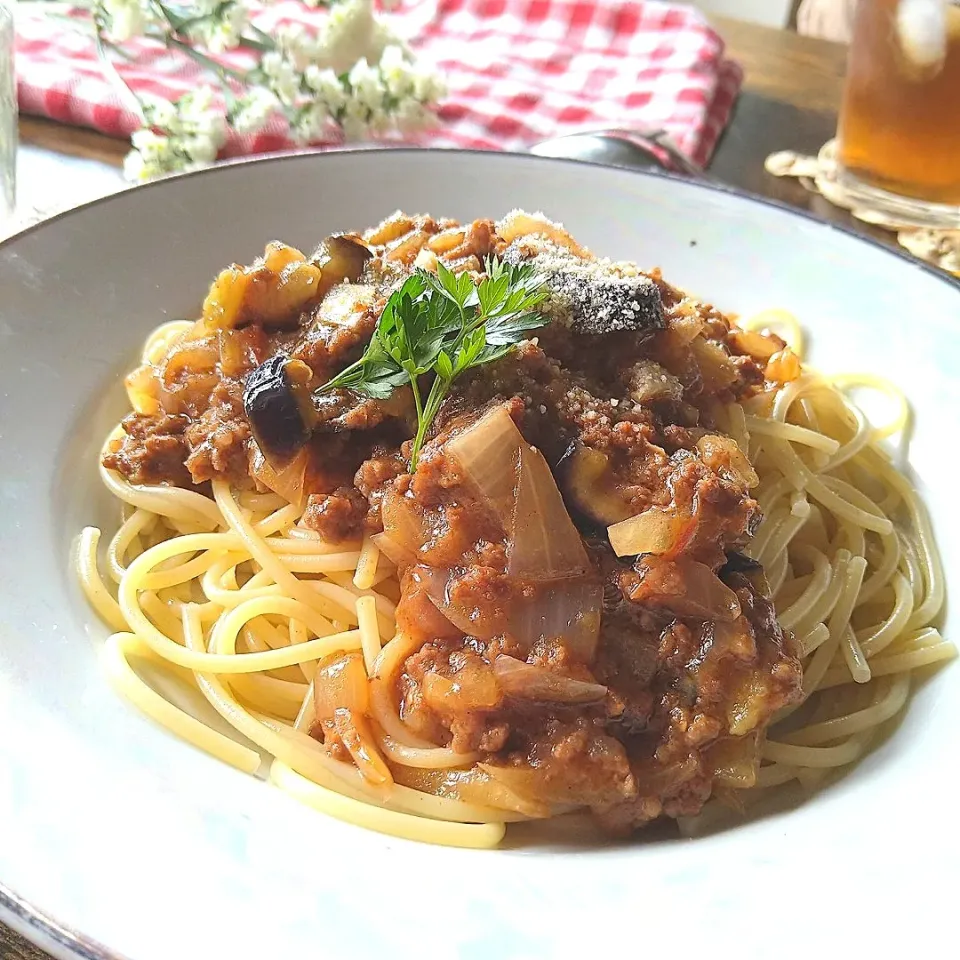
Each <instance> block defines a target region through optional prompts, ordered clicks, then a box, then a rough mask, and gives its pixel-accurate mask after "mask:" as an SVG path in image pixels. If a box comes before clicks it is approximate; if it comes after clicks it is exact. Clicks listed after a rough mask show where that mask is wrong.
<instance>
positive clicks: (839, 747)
mask: <svg viewBox="0 0 960 960" xmlns="http://www.w3.org/2000/svg"><path fill="white" fill-rule="evenodd" d="M774 321H776V323H777V325H778V327H779V329H780V330H781V331H782V332H784V334H785V336H786V337H788V338H792V339H793V342H794V347H795V352H797V353H798V352H799V350H800V348H801V341H800V340H799V326H798V325H797V324H796V321H795V320H794V319H793V318H792V317H791V316H790V315H789V314H786V313H785V312H784V311H775V312H771V311H768V312H766V313H765V314H763V315H761V316H760V317H758V318H756V319H755V321H752V322H751V321H748V322H746V323H744V324H743V325H742V329H744V330H754V329H758V328H768V327H769V326H770V325H771V324H772V323H773V322H774ZM190 329H191V325H190V324H183V323H175V324H165V325H164V326H162V327H160V328H158V329H157V330H156V331H155V332H154V333H153V334H152V336H151V337H150V338H149V339H148V341H147V343H146V345H145V347H144V351H143V363H144V364H156V363H159V362H160V361H161V360H162V358H163V357H164V356H166V355H168V354H169V353H170V351H171V350H175V349H176V348H177V345H178V343H180V342H181V340H182V338H183V337H184V336H185V334H186V333H187V332H188V331H189V330H190ZM852 387H856V388H858V389H862V388H864V387H867V388H871V389H877V390H880V391H882V392H883V393H885V394H887V395H888V396H892V397H894V398H895V400H896V409H897V414H896V416H895V417H894V419H892V420H891V421H890V422H889V423H888V424H885V425H884V426H882V427H879V428H877V427H873V426H871V425H870V423H869V422H868V420H867V419H866V417H865V416H864V415H863V414H862V412H861V411H860V410H859V409H858V408H857V407H856V406H855V405H854V404H853V402H852V401H851V400H850V398H849V397H848V396H847V391H848V390H849V389H850V388H852ZM131 402H132V404H133V405H134V407H135V409H137V408H138V405H142V403H143V398H142V396H141V395H140V394H138V393H137V392H136V391H131ZM718 419H719V420H721V421H722V424H721V425H722V427H723V428H724V430H725V433H726V435H727V436H729V437H732V438H733V439H734V440H735V441H736V443H737V445H738V446H739V448H740V450H741V451H744V452H746V454H747V456H748V460H749V464H750V465H752V468H753V469H754V470H755V472H756V474H757V477H758V480H759V483H758V485H757V486H756V487H755V489H754V491H753V495H754V496H755V497H756V500H757V501H758V503H759V505H760V508H761V509H762V512H763V520H762V522H761V523H760V526H759V529H757V530H756V532H755V534H754V536H753V538H752V540H751V541H750V542H749V543H748V544H747V546H746V547H745V552H746V553H747V554H748V555H749V556H750V557H752V559H753V560H755V561H758V562H759V563H760V564H761V565H762V566H763V568H764V570H765V571H766V575H767V579H768V581H769V584H770V588H771V590H772V594H773V598H774V601H775V605H776V610H777V614H778V617H779V621H780V624H781V625H782V627H783V628H784V629H785V630H788V631H791V632H792V633H793V635H794V637H795V638H796V642H797V644H798V648H799V657H800V659H801V662H802V671H803V681H802V695H801V697H800V698H799V699H795V700H794V702H791V703H789V704H788V705H787V706H784V707H783V708H782V709H780V711H779V713H778V715H777V716H776V717H775V718H774V722H773V723H772V725H771V726H769V727H768V729H767V730H766V735H765V736H764V737H762V739H761V740H760V746H759V756H760V758H761V760H760V764H759V766H757V765H756V764H752V765H751V764H747V765H743V764H740V765H739V766H738V765H737V764H734V765H733V767H732V768H731V769H730V770H728V771H726V773H725V774H724V776H723V778H722V787H720V788H719V789H717V790H715V791H714V795H715V796H716V797H717V798H718V799H719V800H720V801H722V802H725V803H728V804H729V803H733V804H739V803H740V802H742V800H743V799H744V798H747V797H752V796H759V795H762V794H763V793H764V792H766V791H768V790H771V789H775V788H778V787H780V786H781V785H783V784H785V783H787V782H789V781H794V780H799V781H800V782H801V783H802V784H804V785H805V786H811V785H813V784H816V783H818V782H819V781H820V779H821V778H822V777H823V776H824V774H825V773H826V772H828V771H829V770H831V769H835V768H840V767H844V766H847V765H849V764H851V763H853V762H854V761H856V760H857V759H858V758H859V757H861V756H862V755H863V753H864V752H865V751H866V750H867V749H868V748H869V746H870V743H871V742H872V740H873V738H874V737H875V735H876V733H877V731H878V730H879V729H880V727H881V725H882V724H883V723H885V722H886V721H887V720H889V719H890V718H891V717H893V716H894V715H896V714H897V713H898V712H899V711H900V710H901V709H902V708H903V707H904V704H905V703H906V701H907V698H908V694H909V689H910V676H911V673H912V672H913V671H915V670H917V669H920V668H922V667H925V666H928V665H930V664H933V663H937V662H940V661H943V660H946V659H949V658H951V657H953V656H955V655H956V648H955V647H954V645H953V644H952V643H951V642H950V641H948V640H946V639H944V637H943V636H942V635H941V634H940V632H939V630H938V629H937V627H936V626H935V624H936V620H937V617H938V614H939V613H940V610H941V608H942V606H943V602H944V579H943V572H942V569H941V566H940V560H939V556H938V553H937V548H936V544H935V542H934V538H933V533H932V529H931V526H930V521H929V518H928V516H927V513H926V509H925V507H924V505H923V503H922V501H921V500H920V498H919V497H918V495H917V493H916V492H915V491H914V489H913V487H912V484H911V483H910V481H909V480H908V479H907V478H906V477H905V476H904V474H903V473H901V472H900V471H899V470H897V469H896V467H895V466H894V464H893V462H892V461H891V458H890V456H889V455H888V454H887V452H886V451H885V449H884V448H883V447H882V446H880V441H881V440H883V439H885V438H888V437H890V436H893V435H894V434H896V433H899V432H902V431H903V430H905V428H906V426H907V421H908V407H907V405H906V401H905V400H904V399H903V398H902V395H901V394H900V393H899V391H897V390H896V388H894V387H893V386H892V385H890V384H888V383H886V382H884V381H881V380H879V379H878V378H873V377H852V376H844V377H835V378H828V377H825V376H821V375H819V374H817V373H815V372H813V371H811V370H804V371H802V372H801V374H800V375H799V376H798V377H795V378H793V379H790V380H787V381H785V382H784V383H782V384H780V385H779V386H778V387H777V389H768V390H763V391H758V392H755V393H753V394H752V395H750V396H746V397H745V398H743V399H741V400H740V401H739V402H727V403H726V404H725V405H724V406H723V407H722V409H721V411H720V413H718ZM119 436H120V431H119V428H118V430H117V431H115V432H114V433H113V434H111V437H110V438H108V441H107V445H106V446H105V452H108V451H109V450H111V449H113V448H114V447H115V445H116V441H117V438H118V437H119ZM101 475H102V478H103V482H104V483H105V485H106V486H107V488H108V489H109V490H110V491H111V493H112V494H114V496H115V497H116V498H117V499H118V500H119V501H121V503H122V509H123V522H122V523H121V525H120V527H119V529H118V530H117V532H116V533H115V534H114V535H113V537H112V538H111V540H110V542H109V545H108V547H107V549H106V554H105V555H106V562H105V564H104V569H105V575H104V574H101V572H100V570H101V567H100V563H99V561H98V552H99V542H100V531H99V530H97V529H96V528H86V529H85V530H84V531H83V532H82V534H81V536H80V538H79V548H78V553H77V570H78V574H79V578H80V581H81V583H82V585H83V588H84V590H85V592H86V595H87V597H88V598H89V601H90V603H91V604H92V606H93V607H94V609H95V610H96V611H97V613H98V614H99V615H100V617H101V618H102V619H103V620H104V622H105V623H107V624H108V625H109V627H110V628H111V629H112V630H113V631H114V633H113V634H112V635H111V636H110V637H109V639H108V640H107V642H106V644H105V646H104V650H103V659H104V665H105V668H106V670H107V673H108V676H109V677H110V679H111V681H112V683H113V684H114V685H115V686H116V688H117V689H118V690H119V691H120V693H121V694H122V695H123V696H125V697H126V698H127V699H129V700H130V701H131V702H132V703H134V704H135V705H136V706H137V707H138V708H139V709H141V710H142V711H143V712H144V713H145V714H147V715H148V716H150V717H152V718H153V719H154V720H156V721H157V722H158V723H161V724H163V725H164V726H166V727H167V728H169V729H170V730H171V731H173V732H174V733H176V734H177V735H178V736H180V737H182V738H183V739H185V740H187V741H189V742H190V743H192V744H194V745H195V746H197V747H199V748H200V749H202V750H205V751H207V752H208V753H210V754H212V755H214V756H216V757H218V758H219V759H221V760H223V761H224V762H227V763H230V764H232V765H233V766H235V767H237V768H238V769H241V770H244V771H245V772H248V773H254V772H258V771H259V772H260V774H261V775H262V776H264V777H266V778H268V779H269V780H270V781H271V782H273V783H274V784H276V785H277V786H278V787H280V788H281V789H283V790H285V791H287V792H288V793H290V794H291V795H293V796H295V797H297V798H298V799H300V800H302V801H303V802H305V803H307V804H309V805H311V806H313V807H315V808H317V809H318V810H321V811H323V812H325V813H328V814H330V815H331V816H334V817H338V818H340V819H343V820H347V821H349V822H352V823H356V824H360V825H363V826H366V827H369V828H372V829H375V830H379V831H381V832H384V833H388V834H392V835H395V836H400V837H407V838H409V839H417V840H424V841H429V842H435V843H442V844H450V845H456V846H464V847H491V846H495V845H496V844H497V843H498V842H499V841H500V839H501V838H502V837H503V835H504V830H505V825H506V824H507V823H509V822H512V821H519V820H535V819H539V818H544V817H550V816H555V815H558V814H562V813H564V812H567V811H568V810H571V809H575V808H576V807H577V806H579V804H578V802H577V800H576V798H575V797H574V798H573V799H572V801H571V802H569V803H564V802H561V801H558V800H557V799H556V798H553V799H552V800H551V801H549V802H541V801H538V800H535V799H533V798H531V797H530V796H529V795H526V794H525V793H524V792H523V790H521V789H517V788H516V787H515V785H514V784H512V783H511V782H510V781H505V780H503V779H502V778H499V777H498V776H497V771H496V769H493V771H492V774H491V768H490V766H489V763H488V762H486V758H487V754H488V751H485V750H464V749H454V748H453V747H452V746H451V744H450V743H449V742H448V743H438V742H436V741H435V740H434V739H432V738H430V737H429V736H426V735H425V732H424V730H422V729H420V730H417V729H414V728H413V727H411V725H410V724H409V723H408V722H407V721H406V719H405V718H404V716H403V715H402V704H401V701H400V700H398V697H397V695H396V690H397V682H398V678H399V676H400V674H401V671H402V670H403V669H404V664H405V663H406V662H407V660H408V658H410V657H411V656H413V655H414V654H416V653H417V651H418V650H419V649H420V647H421V646H422V640H421V639H418V638H415V637H411V636H408V635H406V634H405V633H404V631H403V630H402V629H399V628H398V625H397V618H396V612H397V601H398V599H399V598H400V597H401V583H400V579H399V573H398V569H397V565H396V562H395V558H394V559H391V558H390V557H389V556H388V555H387V553H388V551H386V550H385V549H383V544H382V543H381V544H379V545H378V543H377V542H376V541H375V540H374V539H371V537H370V536H368V535H365V536H363V537H362V538H360V539H357V540H353V541H349V542H328V541H327V540H325V539H323V538H322V537H321V536H320V534H318V533H317V532H316V531H315V530H313V529H310V528H309V526H307V525H306V524H305V522H304V509H305V508H304V505H301V504H294V503H290V502H288V501H287V500H286V499H285V498H284V497H282V496H280V495H278V494H276V493H272V492H269V491H267V492H258V491H255V490H250V489H237V488H235V487H233V486H231V484H230V483H229V482H228V481H227V480H225V479H214V480H213V482H212V496H206V495H204V494H202V493H200V492H198V491H197V490H193V489H185V488H182V487H176V486H171V485H167V484H153V485H149V484H138V483H131V482H129V481H128V480H127V479H125V478H123V477H122V476H121V475H120V474H118V473H117V472H116V471H114V470H111V469H108V468H107V467H101ZM110 581H113V583H114V584H115V585H116V591H115V593H116V597H115V596H114V591H113V590H112V589H111V587H110V586H109V582H110ZM332 655H338V656H339V657H340V659H339V660H338V661H337V665H336V670H337V671H338V673H337V675H336V678H335V679H336V682H337V683H338V684H339V685H340V686H339V687H338V689H340V690H342V691H346V692H345V693H344V697H346V699H345V700H344V701H343V703H338V704H334V705H332V706H331V709H330V711H329V713H327V714H324V716H326V717H327V718H328V721H329V724H330V725H331V726H330V729H333V728H334V727H335V728H336V730H337V732H338V734H339V735H340V737H341V739H342V744H343V749H342V750H341V751H340V758H337V757H336V756H334V755H332V754H331V752H330V751H329V750H328V749H327V748H326V747H325V746H324V744H322V743H320V742H318V740H317V739H315V737H314V736H311V733H313V732H315V731H314V729H313V724H314V722H315V717H316V716H317V715H319V714H318V710H320V711H321V712H322V710H323V709H324V708H323V704H319V705H318V704H317V702H316V701H315V694H316V696H317V697H319V696H321V691H319V690H318V689H316V688H315V679H314V678H315V677H316V676H317V675H318V668H320V667H322V666H323V664H325V663H328V662H329V658H330V657H331V656H332ZM144 663H146V664H149V667H150V670H156V669H160V670H162V671H164V672H166V673H168V674H169V675H170V676H171V677H172V678H173V679H175V680H176V682H177V683H181V684H186V685H188V686H191V687H193V688H194V689H196V690H198V691H199V692H200V694H202V696H203V697H204V698H205V699H206V701H207V702H208V704H209V705H210V708H211V710H212V711H213V712H215V713H216V714H218V715H219V717H220V718H221V719H222V720H223V721H225V722H226V724H227V725H228V728H229V729H230V730H231V731H232V734H231V735H225V734H224V733H221V732H219V730H218V729H215V728H214V727H213V726H211V725H210V723H209V722H208V719H206V718H204V717H203V716H200V715H193V714H192V713H190V712H187V711H186V710H185V709H184V708H182V707H181V706H179V705H178V704H177V703H175V702H173V701H172V700H171V699H168V698H167V697H166V696H164V695H162V694H161V692H160V691H159V689H157V688H155V687H154V686H153V685H151V683H150V682H148V679H147V678H148V677H149V675H150V671H149V670H148V671H146V672H144V671H143V670H141V669H139V665H141V664H144ZM351 678H352V679H351ZM357 678H359V680H358V681H357V683H358V685H357V686H355V687H351V683H352V680H356V679H357ZM438 682H439V681H438ZM583 683H584V685H585V686H587V684H586V681H583ZM577 689H579V688H577ZM322 695H323V696H327V693H326V692H323V693H322ZM344 704H346V708H347V709H346V710H345V709H342V708H343V707H344ZM735 732H736V731H735V730H734V729H733V724H731V733H735ZM718 769H719V767H718ZM712 802H714V803H715V802H717V801H712ZM682 823H683V826H684V827H685V828H689V827H690V823H691V821H690V820H689V819H688V818H685V819H684V820H683V821H682Z"/></svg>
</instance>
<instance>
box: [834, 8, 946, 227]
mask: <svg viewBox="0 0 960 960" xmlns="http://www.w3.org/2000/svg"><path fill="white" fill-rule="evenodd" d="M837 138H838V150H839V158H840V169H841V173H840V176H841V181H842V183H843V185H844V186H845V187H847V189H848V190H850V191H851V192H852V193H853V194H855V195H856V196H857V197H858V198H860V199H862V200H864V201H867V202H869V203H870V204H871V205H873V206H874V207H876V208H878V209H880V210H882V211H883V212H885V213H888V214H890V215H891V216H893V217H897V218H900V219H901V220H902V221H903V222H904V223H916V224H920V225H923V226H940V227H951V228H955V229H956V228H960V0H860V2H859V4H858V5H857V9H856V14H855V21H854V29H853V40H852V43H851V46H850V56H849V61H848V65H847V80H846V87H845V89H844V95H843V104H842V106H841V109H840V123H839V128H838V132H837Z"/></svg>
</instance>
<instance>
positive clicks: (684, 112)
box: [16, 0, 743, 163]
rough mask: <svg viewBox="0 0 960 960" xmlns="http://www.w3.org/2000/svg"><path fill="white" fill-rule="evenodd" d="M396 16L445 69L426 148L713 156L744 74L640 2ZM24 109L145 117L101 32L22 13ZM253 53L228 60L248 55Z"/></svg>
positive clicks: (137, 50)
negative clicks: (630, 139)
mask: <svg viewBox="0 0 960 960" xmlns="http://www.w3.org/2000/svg"><path fill="white" fill-rule="evenodd" d="M324 16H326V13H325V12H324V11H323V10H316V9H310V8H307V7H305V6H303V5H301V4H300V3H297V2H295V0H284V2H281V3H272V4H270V5H269V6H266V7H264V8H263V9H262V11H261V12H259V13H258V14H257V15H256V16H255V17H254V22H255V23H256V24H257V25H258V26H259V27H261V28H262V29H264V30H266V31H267V32H270V30H271V28H272V27H274V26H276V25H277V24H278V23H280V22H289V21H298V22H301V23H305V24H308V25H309V24H313V25H314V26H316V24H318V23H319V22H320V21H321V20H322V19H323V17H324ZM390 16H391V17H392V19H393V22H394V24H395V26H396V27H397V28H398V30H399V31H400V32H401V33H404V34H405V35H406V36H408V37H410V39H411V46H412V47H413V48H414V49H415V50H416V51H417V54H418V56H420V57H421V58H422V59H423V60H425V61H427V62H431V63H434V64H435V65H436V66H437V67H439V68H440V70H441V71H442V72H443V74H444V75H445V77H446V81H447V84H448V87H449V94H448V96H447V98H446V99H445V100H444V101H443V103H442V105H441V107H440V111H439V113H440V120H441V124H440V126H439V127H438V128H437V129H435V130H432V131H429V132H427V133H425V134H423V135H421V136H420V137H418V142H419V143H422V144H423V145H425V146H440V147H470V148H479V149H500V150H522V149H524V148H526V147H529V146H530V145H531V144H533V143H535V142H536V141H538V140H542V139H544V138H546V137H552V136H561V135H563V134H568V133H574V132H577V131H581V130H586V129H596V128H599V127H619V128H636V129H650V128H659V129H663V130H665V131H666V132H667V133H668V134H670V135H671V137H672V139H673V140H674V142H675V143H676V144H677V145H678V146H679V147H680V148H681V149H682V150H683V151H684V152H685V153H686V154H687V155H688V156H689V157H691V158H692V159H693V160H694V161H696V162H698V163H705V162H706V161H707V160H708V159H709V157H710V154H711V152H712V150H713V148H714V146H715V144H716V142H717V138H718V137H719V135H720V132H721V131H722V129H723V127H724V125H725V124H726V122H727V120H728V118H729V116H730V111H731V109H732V107H733V103H734V100H735V99H736V96H737V92H738V90H739V88H740V83H741V80H742V78H743V74H742V71H741V69H740V67H739V65H738V64H736V63H734V62H733V61H731V60H727V59H725V58H724V55H723V41H722V40H721V39H720V37H718V36H717V34H716V33H715V32H714V31H713V30H712V29H711V28H710V27H709V26H708V25H707V23H706V22H705V20H704V18H703V17H702V15H701V14H700V13H698V12H697V11H696V10H694V9H692V8H691V7H688V6H677V5H673V4H669V3H661V2H652V0H647V2H639V0H421V2H414V0H408V2H406V3H404V4H403V5H401V6H400V7H399V8H398V9H396V10H395V11H393V12H392V14H390ZM125 49H128V50H130V51H131V52H132V53H134V54H136V60H135V62H126V61H124V60H121V59H119V58H115V63H116V65H117V69H118V70H119V72H120V73H121V75H122V76H123V78H124V79H125V80H126V82H127V83H128V84H129V85H130V86H131V87H132V88H133V89H134V90H135V91H136V92H137V93H141V94H144V93H150V94H154V95H157V96H160V97H164V98H167V99H176V98H177V97H179V96H180V95H181V94H183V93H184V92H186V91H187V90H188V89H190V88H191V87H192V86H194V85H195V84H196V82H197V76H198V74H199V72H200V68H199V67H197V66H195V65H194V64H193V63H192V62H191V61H188V60H186V59H185V58H183V57H182V56H180V55H177V54H175V53H172V52H170V51H167V50H165V49H163V48H161V47H160V45H159V44H156V43H151V42H143V41H134V42H132V43H131V44H129V45H125ZM16 53H17V56H16V65H17V76H18V86H19V100H20V109H21V111H22V112H23V113H32V114H40V115H43V116H48V117H52V118H53V119H55V120H59V121H62V122H64V123H70V124H75V125H78V126H85V127H93V128H94V129H96V130H100V131H101V132H103V133H106V134H109V135H110V136H116V137H127V136H129V134H130V133H131V132H132V131H133V130H135V129H136V128H137V126H138V125H139V124H138V121H137V119H136V117H135V116H134V115H133V114H132V113H131V112H130V111H128V110H126V109H124V106H123V104H122V102H121V100H120V98H119V97H118V95H117V92H116V90H115V88H114V86H113V85H112V84H111V83H110V82H109V81H108V80H107V79H106V77H105V76H104V74H103V71H102V68H101V66H100V64H99V63H98V61H97V58H96V53H95V50H94V46H93V41H92V39H91V38H90V37H89V36H84V35H81V34H78V33H77V32H75V31H73V30H72V29H71V28H70V27H69V26H66V25H64V24H63V22H62V21H59V20H56V19H54V18H49V19H45V18H42V17H40V16H34V17H21V18H20V19H19V20H18V37H17V51H16ZM247 56H248V54H247V53H246V52H245V51H237V52H231V53H229V54H226V55H225V56H224V58H223V59H224V62H233V63H236V64H240V65H243V64H246V65H249V60H245V59H244V58H245V57H247ZM291 145H292V144H291V143H290V142H289V141H288V140H287V139H286V138H285V136H284V125H283V121H282V119H279V118H278V119H277V120H276V121H274V123H273V125H272V126H271V127H269V128H268V129H266V130H265V131H263V132H262V133H260V134H258V135H256V136H254V137H243V138H241V137H233V138H232V139H231V140H230V141H229V142H228V144H227V146H226V148H225V149H224V151H223V153H224V155H231V154H239V153H263V152H267V151H271V150H277V149H282V148H284V147H289V146H291Z"/></svg>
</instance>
